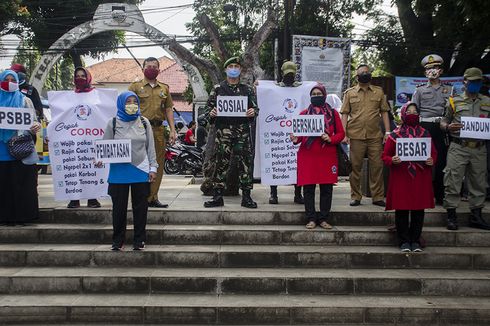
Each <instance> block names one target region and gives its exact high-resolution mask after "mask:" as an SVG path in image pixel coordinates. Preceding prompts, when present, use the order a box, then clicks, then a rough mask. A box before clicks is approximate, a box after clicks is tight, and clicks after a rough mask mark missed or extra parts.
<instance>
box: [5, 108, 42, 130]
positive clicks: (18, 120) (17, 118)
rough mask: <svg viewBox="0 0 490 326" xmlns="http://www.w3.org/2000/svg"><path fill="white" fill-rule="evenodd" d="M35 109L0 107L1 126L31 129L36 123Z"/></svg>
mask: <svg viewBox="0 0 490 326" xmlns="http://www.w3.org/2000/svg"><path fill="white" fill-rule="evenodd" d="M33 119H34V116H33V110H32V109H29V108H10V107H9V108H8V107H0V128H1V129H10V130H29V129H30V128H31V126H32V124H33V123H34V120H33Z"/></svg>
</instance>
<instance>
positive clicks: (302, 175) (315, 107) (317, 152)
mask: <svg viewBox="0 0 490 326" xmlns="http://www.w3.org/2000/svg"><path fill="white" fill-rule="evenodd" d="M326 96H327V91H326V90H325V87H324V86H323V85H320V84H318V85H316V86H315V87H313V88H312V90H311V91H310V97H311V104H310V106H309V107H308V108H307V109H306V110H304V111H302V112H301V113H300V114H302V115H307V114H309V115H320V114H321V115H323V116H324V117H325V132H324V134H323V135H322V136H321V137H296V136H294V135H292V134H291V135H290V138H291V141H292V142H293V143H295V144H301V145H300V147H299V150H298V186H304V188H303V189H304V190H303V191H304V201H305V215H306V219H307V221H308V223H307V224H306V228H307V229H314V228H315V227H316V226H317V224H319V225H320V227H322V228H324V229H331V228H332V226H331V225H330V224H329V223H328V222H327V219H328V215H329V213H330V208H331V206H332V189H333V184H334V183H337V171H338V162H337V145H338V144H340V142H341V141H342V140H343V139H344V137H345V132H344V128H343V127H342V121H341V119H340V115H339V113H338V112H337V111H335V110H334V109H332V108H331V107H330V106H329V105H328V104H327V103H326V102H325V100H326ZM317 184H319V185H320V214H319V215H317V212H316V210H315V188H316V185H317Z"/></svg>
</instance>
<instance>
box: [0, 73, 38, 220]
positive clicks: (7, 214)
mask: <svg viewBox="0 0 490 326" xmlns="http://www.w3.org/2000/svg"><path fill="white" fill-rule="evenodd" d="M0 107H11V108H29V109H31V111H32V112H31V121H33V125H32V127H31V128H30V130H28V131H25V130H10V129H0V223H1V224H6V225H16V224H18V225H24V223H26V222H30V221H32V220H34V219H37V217H38V209H39V207H38V198H37V168H36V164H35V163H36V162H37V160H38V157H37V153H35V151H34V152H33V153H32V155H30V156H28V157H27V158H24V159H22V160H19V159H16V158H14V157H13V156H12V155H11V154H10V152H9V149H8V142H9V140H10V139H12V137H14V136H18V135H21V134H24V133H30V134H31V135H32V136H33V135H35V134H36V133H37V132H38V131H39V129H40V124H39V123H38V122H37V121H36V119H35V117H36V114H35V112H34V105H33V104H32V102H31V100H30V99H28V98H27V97H25V96H24V95H23V94H22V93H21V92H20V91H19V78H18V76H17V74H16V73H15V72H14V71H12V70H4V71H3V72H2V73H1V74H0Z"/></svg>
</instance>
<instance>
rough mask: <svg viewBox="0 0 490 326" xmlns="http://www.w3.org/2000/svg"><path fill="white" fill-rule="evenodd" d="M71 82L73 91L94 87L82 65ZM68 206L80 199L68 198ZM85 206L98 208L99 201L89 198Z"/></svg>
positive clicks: (74, 205) (78, 203)
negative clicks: (73, 86)
mask: <svg viewBox="0 0 490 326" xmlns="http://www.w3.org/2000/svg"><path fill="white" fill-rule="evenodd" d="M73 83H74V84H75V93H88V92H90V91H91V90H93V89H94V88H93V87H92V75H91V74H90V72H89V71H88V70H87V69H85V68H82V67H78V68H76V69H75V77H74V79H73ZM67 207H68V208H79V207H80V201H79V200H70V202H69V203H68V206H67ZM87 207H89V208H99V207H100V203H99V201H98V200H97V199H89V200H88V201H87Z"/></svg>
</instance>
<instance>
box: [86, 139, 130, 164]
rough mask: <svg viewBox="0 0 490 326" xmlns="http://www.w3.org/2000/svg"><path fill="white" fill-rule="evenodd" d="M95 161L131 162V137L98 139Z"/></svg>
mask: <svg viewBox="0 0 490 326" xmlns="http://www.w3.org/2000/svg"><path fill="white" fill-rule="evenodd" d="M95 161H96V162H102V163H131V139H110V140H96V141H95Z"/></svg>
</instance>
